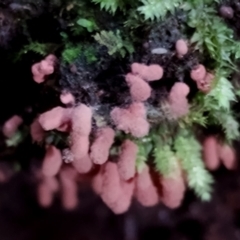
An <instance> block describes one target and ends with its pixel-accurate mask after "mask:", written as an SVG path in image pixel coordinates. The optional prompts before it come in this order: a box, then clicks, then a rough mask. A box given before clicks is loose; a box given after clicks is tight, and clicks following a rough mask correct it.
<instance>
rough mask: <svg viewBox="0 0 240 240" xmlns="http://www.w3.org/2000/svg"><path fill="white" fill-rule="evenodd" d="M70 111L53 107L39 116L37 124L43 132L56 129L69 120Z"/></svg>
mask: <svg viewBox="0 0 240 240" xmlns="http://www.w3.org/2000/svg"><path fill="white" fill-rule="evenodd" d="M71 114H72V109H69V108H63V107H55V108H53V109H51V110H49V111H47V112H45V113H42V114H41V115H40V116H39V120H38V121H39V123H40V125H41V126H42V128H43V129H44V130H45V131H49V130H53V129H57V128H58V127H60V126H61V125H62V124H64V123H67V122H69V121H70V119H71Z"/></svg>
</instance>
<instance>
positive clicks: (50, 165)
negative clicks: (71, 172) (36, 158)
mask: <svg viewBox="0 0 240 240" xmlns="http://www.w3.org/2000/svg"><path fill="white" fill-rule="evenodd" d="M61 166H62V155H61V152H60V150H59V149H57V148H56V147H55V146H53V145H50V146H48V147H47V149H46V154H45V157H44V159H43V164H42V173H43V175H44V176H47V177H52V176H55V175H56V174H57V173H58V172H59V170H60V168H61Z"/></svg>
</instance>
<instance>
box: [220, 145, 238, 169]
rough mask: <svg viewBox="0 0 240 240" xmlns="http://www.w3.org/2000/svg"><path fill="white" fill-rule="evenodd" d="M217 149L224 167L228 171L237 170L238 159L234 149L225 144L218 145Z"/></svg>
mask: <svg viewBox="0 0 240 240" xmlns="http://www.w3.org/2000/svg"><path fill="white" fill-rule="evenodd" d="M217 149H218V154H219V157H220V160H221V161H222V163H223V165H224V166H225V167H226V168H227V169H228V170H233V169H235V168H236V165H237V159H236V152H235V151H234V149H233V148H232V147H230V146H229V145H227V144H224V145H220V144H218V148H217Z"/></svg>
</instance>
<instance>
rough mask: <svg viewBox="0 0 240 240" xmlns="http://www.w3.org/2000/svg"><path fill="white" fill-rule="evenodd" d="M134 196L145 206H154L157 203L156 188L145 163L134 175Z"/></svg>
mask: <svg viewBox="0 0 240 240" xmlns="http://www.w3.org/2000/svg"><path fill="white" fill-rule="evenodd" d="M135 197H136V198H137V200H138V202H139V203H141V204H142V205H143V206H145V207H151V206H155V205H156V204H158V203H159V200H160V199H159V195H158V191H157V188H156V187H155V186H154V184H153V181H152V179H151V176H150V171H149V167H148V166H147V165H146V166H145V168H144V169H143V170H142V172H141V173H138V174H137V175H136V180H135Z"/></svg>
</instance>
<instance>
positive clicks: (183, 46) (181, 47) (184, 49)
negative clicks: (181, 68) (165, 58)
mask: <svg viewBox="0 0 240 240" xmlns="http://www.w3.org/2000/svg"><path fill="white" fill-rule="evenodd" d="M175 48H176V51H177V54H178V56H179V57H182V56H184V55H186V54H187V53H188V45H187V42H186V41H185V40H183V39H179V40H177V42H176V45H175Z"/></svg>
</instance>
